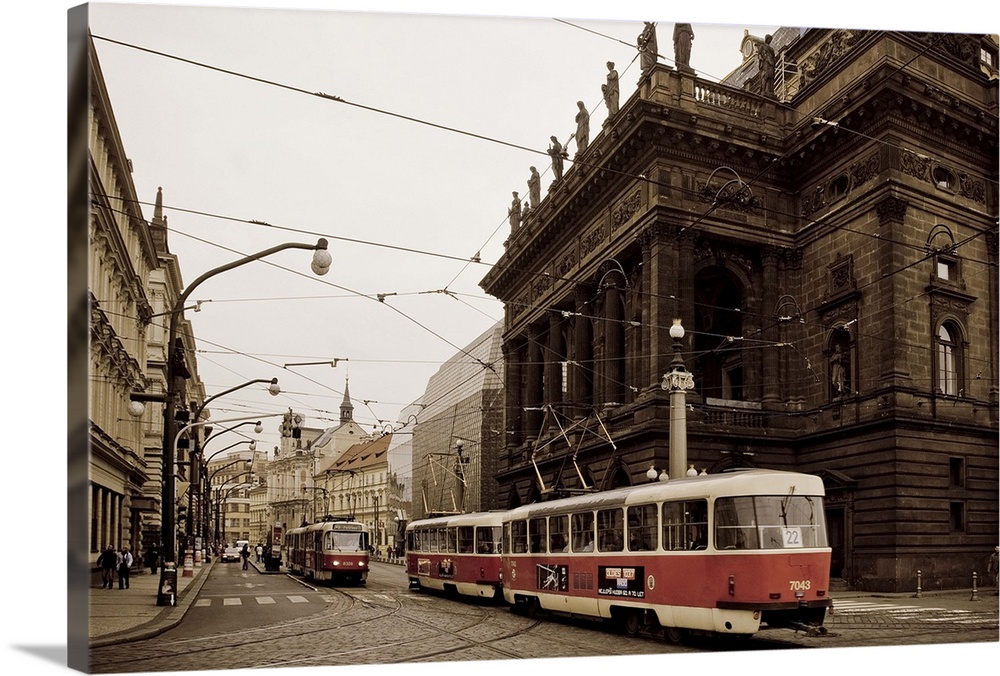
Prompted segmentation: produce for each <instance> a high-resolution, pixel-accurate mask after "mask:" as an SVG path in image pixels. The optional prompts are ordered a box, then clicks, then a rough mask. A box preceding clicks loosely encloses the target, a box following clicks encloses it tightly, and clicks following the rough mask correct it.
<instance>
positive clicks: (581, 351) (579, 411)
mask: <svg viewBox="0 0 1000 676" xmlns="http://www.w3.org/2000/svg"><path fill="white" fill-rule="evenodd" d="M590 293H591V291H590V289H588V288H587V287H586V286H584V285H582V284H579V285H577V287H576V288H575V289H574V290H573V301H574V305H575V308H574V309H575V312H576V316H575V317H573V349H572V351H571V356H572V359H573V361H574V362H575V364H574V365H573V368H572V369H571V370H570V374H571V376H570V383H571V386H572V390H571V392H572V400H573V405H574V407H575V415H576V416H577V417H583V416H585V415H587V412H588V411H589V408H590V404H592V403H593V401H594V398H593V392H594V389H593V382H594V372H593V368H594V359H593V358H594V346H593V343H592V338H591V333H592V331H591V321H592V320H591V319H590V312H591V311H590V307H589V306H588V304H587V301H588V300H589V299H590Z"/></svg>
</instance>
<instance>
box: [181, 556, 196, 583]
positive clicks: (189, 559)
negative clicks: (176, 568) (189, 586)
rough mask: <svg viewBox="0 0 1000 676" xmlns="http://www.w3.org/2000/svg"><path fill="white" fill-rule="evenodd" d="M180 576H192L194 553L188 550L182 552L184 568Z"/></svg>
mask: <svg viewBox="0 0 1000 676" xmlns="http://www.w3.org/2000/svg"><path fill="white" fill-rule="evenodd" d="M181 577H194V555H193V554H191V552H190V551H188V552H185V554H184V568H183V570H181Z"/></svg>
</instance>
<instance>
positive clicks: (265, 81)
mask: <svg viewBox="0 0 1000 676" xmlns="http://www.w3.org/2000/svg"><path fill="white" fill-rule="evenodd" d="M560 21H561V20H560ZM562 23H566V24H567V25H570V26H574V27H577V28H580V29H581V30H587V29H583V28H582V27H579V26H575V24H571V23H569V22H565V21H562ZM590 32H594V33H595V34H598V35H602V34H600V33H596V32H595V31H590ZM93 37H94V38H95V39H101V40H105V41H108V42H112V43H115V44H118V45H121V46H125V47H130V48H133V49H137V50H140V51H145V52H148V53H152V54H156V55H159V56H163V57H165V58H170V59H176V60H179V61H182V62H184V63H188V64H191V65H195V66H198V67H203V68H207V69H210V70H215V71H218V72H221V73H225V74H230V75H233V76H235V77H241V78H246V79H250V80H253V81H256V82H260V83H263V84H268V85H272V86H276V87H280V88H284V89H288V90H291V91H296V92H299V93H303V94H307V95H310V96H321V98H326V99H331V100H334V101H338V102H341V103H348V104H349V105H353V106H357V107H360V108H363V109H366V110H369V111H372V112H377V113H382V114H386V115H390V116H393V117H397V118H400V119H405V120H409V121H412V122H416V123H419V124H425V125H427V126H431V127H434V128H438V129H442V130H446V131H453V132H455V133H459V134H463V135H469V136H473V137H475V138H479V139H482V140H486V141H490V142H494V143H498V144H501V145H505V146H509V147H514V148H518V149H521V150H526V151H529V152H532V153H536V154H542V155H547V154H548V153H547V152H546V151H543V150H537V149H534V148H528V147H526V146H521V145H518V144H514V143H510V142H508V141H502V140H499V139H495V138H492V137H489V136H485V135H482V134H476V133H472V132H466V131H463V130H460V129H456V128H453V127H448V126H445V125H440V124H437V123H433V122H429V121H426V120H421V119H419V118H414V117H412V116H407V115H402V114H400V113H394V112H391V111H385V110H381V109H378V108H374V107H371V106H364V105H362V104H356V103H351V102H347V101H345V100H344V99H342V98H340V97H333V96H330V95H327V94H317V93H315V92H311V91H309V90H305V89H302V88H299V87H293V86H290V85H285V84H282V83H279V82H275V81H273V80H268V79H264V78H259V77H254V76H250V75H246V74H243V73H239V72H237V71H232V70H228V69H223V68H219V67H216V66H211V65H209V64H205V63H203V62H198V61H194V60H191V59H185V58H183V57H178V56H175V55H171V54H167V53H165V52H160V51H157V50H152V49H149V48H145V47H140V46H137V45H133V44H131V43H126V42H122V41H117V40H113V39H110V38H106V37H103V36H97V35H95V36H93ZM602 37H608V36H603V35H602ZM609 39H613V40H616V41H618V40H617V39H616V38H609ZM940 39H941V38H938V40H940ZM619 42H621V41H619ZM936 42H937V40H936V41H935V42H934V43H931V44H930V45H928V46H927V47H925V48H924V50H923V51H922V52H921V54H922V53H924V52H925V51H927V50H928V49H930V48H931V47H932V46H933V45H934V44H936ZM624 44H629V43H624ZM629 46H630V47H634V45H631V44H629ZM637 56H638V54H637V55H636V57H633V62H634V61H635V58H637ZM657 56H658V57H659V58H664V57H662V56H660V55H659V54H658V55H657ZM918 56H920V54H917V55H916V56H914V57H913V58H911V59H910V61H908V62H907V63H906V64H903V65H902V66H900V67H898V68H897V71H896V72H898V71H901V70H902V69H903V68H905V67H906V66H907V65H908V64H909V63H911V62H912V61H913V60H915V59H916V58H917V57H918ZM664 60H669V59H665V58H664ZM630 65H631V64H630ZM886 77H889V76H886ZM780 105H784V104H780ZM785 107H786V109H788V110H792V109H790V108H788V106H785ZM792 112H796V111H794V110H792ZM801 115H802V117H804V118H807V117H810V116H811V115H807V114H805V113H801ZM838 128H841V129H844V130H845V131H847V132H849V133H850V132H851V130H850V129H849V128H847V127H838ZM855 133H857V132H855ZM862 136H864V135H862ZM875 140H878V139H875ZM883 143H887V142H883ZM890 145H892V144H890ZM893 147H896V146H893ZM900 149H901V150H908V149H905V148H901V147H900ZM909 152H913V151H909ZM780 159H782V156H779V157H776V158H773V159H772V161H771V162H770V163H769V165H768V166H767V167H764V168H763V169H762V170H761V171H760V172H758V174H757V175H756V176H754V177H753V178H752V179H751V180H750V182H743V181H742V179H741V182H742V183H743V186H742V187H741V190H740V192H742V191H743V190H745V189H746V188H749V187H750V186H752V185H753V184H754V183H755V182H756V181H757V179H759V178H760V176H762V175H763V174H764V173H766V172H767V171H768V170H769V169H770V168H771V166H772V165H773V164H774V163H775V162H777V161H779V160H780ZM571 162H572V163H573V164H574V165H575V164H581V165H582V166H591V167H592V168H596V167H595V165H588V164H586V163H582V162H580V161H578V160H571ZM604 169H605V170H607V171H611V172H613V173H618V174H621V175H623V176H627V177H630V178H633V179H635V180H642V181H645V182H647V183H651V184H654V185H659V186H663V187H667V186H665V185H664V184H662V183H660V182H659V181H654V180H652V179H649V178H648V177H646V176H645V175H641V174H640V175H635V174H630V173H628V172H624V171H620V170H609V169H607V168H606V167H605V168H604ZM673 188H674V189H676V187H673ZM686 192H689V193H691V194H697V193H696V192H695V191H690V190H689V191H686ZM720 206H721V204H720V203H718V202H716V203H714V204H713V205H712V206H711V207H710V208H709V209H708V211H706V212H705V213H704V214H702V215H701V216H700V217H698V218H697V219H695V220H694V221H693V222H692V223H690V224H688V225H687V226H685V227H684V230H687V229H689V228H691V227H693V226H694V225H697V224H698V223H700V222H701V221H702V220H704V219H705V218H706V217H707V216H708V215H710V214H711V213H712V212H714V211H715V210H716V209H717V208H719V207H720ZM173 208H174V209H175V210H178V211H183V210H182V209H179V208H176V207H173ZM767 211H769V212H771V213H775V214H779V215H784V216H787V217H789V218H794V219H796V220H808V219H804V218H803V217H801V216H799V215H795V214H782V213H781V212H777V211H775V210H773V209H767ZM194 213H199V212H194ZM205 215H209V214H205ZM220 217H221V216H220ZM221 218H226V217H221ZM236 220H239V219H236ZM243 222H249V223H253V224H257V225H262V226H268V227H275V226H272V225H271V224H270V223H267V222H265V221H252V220H251V221H245V220H244V221H243ZM502 223H503V221H501V224H500V225H499V226H498V227H497V229H496V230H495V231H494V232H493V233H492V234H491V235H490V238H489V239H492V237H493V236H495V234H496V232H497V231H499V229H500V227H502ZM288 230H289V231H292V232H304V231H297V230H294V229H291V228H289V229H288ZM848 230H849V229H848ZM858 234H865V235H867V234H868V233H858ZM340 239H343V240H344V241H352V240H349V239H347V238H340ZM354 241H356V242H360V241H359V240H354ZM487 241H489V240H487ZM361 243H364V242H361ZM370 244H375V243H370ZM377 245H378V246H385V247H388V248H395V247H393V246H392V245H385V244H377ZM901 245H905V244H904V243H901ZM403 250H406V249H405V248H404V249H403ZM480 250H481V249H480ZM429 255H440V254H430V253H429ZM451 258H453V259H454V260H459V261H462V262H464V263H465V264H466V267H467V265H468V263H469V262H470V259H469V258H464V257H451ZM459 274H460V273H459ZM456 279H457V276H456Z"/></svg>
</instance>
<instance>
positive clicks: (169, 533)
mask: <svg viewBox="0 0 1000 676" xmlns="http://www.w3.org/2000/svg"><path fill="white" fill-rule="evenodd" d="M327 245H328V244H327V241H326V240H325V239H323V238H320V239H319V240H318V241H317V242H316V244H301V243H298V242H286V243H284V244H279V245H277V246H273V247H271V248H269V249H264V250H263V251H259V252H257V253H255V254H251V255H249V256H244V257H243V258H240V259H238V260H235V261H232V262H230V263H227V264H225V265H221V266H219V267H217V268H213V269H212V270H209V271H208V272H205V273H204V274H202V275H201V276H200V277H198V278H197V279H196V280H194V281H193V282H192V283H191V284H190V285H188V287H187V288H186V289H185V290H184V291H183V292H182V293H181V294H180V296H179V297H178V298H177V300H176V302H175V303H174V306H173V308H172V311H171V312H170V328H169V331H168V334H167V343H166V345H167V349H168V350H169V351H170V353H169V354H168V355H167V363H166V388H167V391H166V393H165V394H164V396H163V401H164V404H165V405H166V409H165V410H164V413H163V468H164V470H165V471H167V472H168V473H169V476H165V477H163V478H164V481H163V498H162V500H161V508H162V510H163V514H162V518H161V522H162V540H163V542H162V547H163V561H164V565H163V568H162V569H161V572H160V584H159V585H158V586H157V589H158V590H160V589H163V588H164V584H163V583H164V582H165V581H168V580H167V578H168V576H169V577H170V578H175V577H176V571H177V567H176V566H177V562H176V558H177V557H176V542H175V538H176V535H177V534H176V533H175V528H174V509H173V505H174V477H173V471H174V469H173V468H174V459H175V450H176V449H175V448H174V444H173V443H172V441H173V438H174V427H175V425H176V411H175V409H174V407H175V405H176V403H175V399H176V398H177V395H178V393H179V392H180V391H181V390H182V389H183V381H184V380H186V379H187V378H190V377H191V374H190V372H189V371H188V370H187V367H186V366H185V364H184V345H183V342H182V341H181V339H180V337H178V335H177V332H178V328H179V324H180V316H181V315H182V314H183V313H184V304H185V303H186V302H187V299H188V297H189V296H190V295H191V293H192V292H193V291H194V290H195V289H196V288H197V287H198V286H199V285H200V284H201V283H202V282H204V281H205V280H207V279H209V278H211V277H214V276H216V275H218V274H221V273H223V272H227V271H229V270H232V269H234V268H237V267H240V266H242V265H246V264H247V263H251V262H253V261H257V260H260V259H261V258H264V257H266V256H270V255H271V254H273V253H277V252H279V251H284V250H286V249H305V250H311V251H313V252H314V253H313V260H312V266H311V267H312V270H313V272H314V273H316V274H317V275H325V274H326V273H327V272H328V271H329V269H330V264H331V263H332V260H333V259H332V257H331V256H330V253H329V252H328V251H327ZM173 582H174V580H173V579H170V580H169V581H168V586H170V585H171V584H173ZM176 603H177V596H176V594H164V593H162V592H161V593H160V594H159V596H158V597H157V605H165V604H169V605H176Z"/></svg>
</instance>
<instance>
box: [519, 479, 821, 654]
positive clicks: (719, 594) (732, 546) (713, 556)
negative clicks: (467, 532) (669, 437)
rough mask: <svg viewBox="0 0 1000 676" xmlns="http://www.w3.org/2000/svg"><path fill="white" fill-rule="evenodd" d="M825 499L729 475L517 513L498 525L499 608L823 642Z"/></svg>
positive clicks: (788, 484) (672, 632)
mask: <svg viewBox="0 0 1000 676" xmlns="http://www.w3.org/2000/svg"><path fill="white" fill-rule="evenodd" d="M824 494H825V492H824V488H823V482H822V480H821V479H820V478H819V477H816V476H811V475H807V474H799V473H793V472H780V471H770V470H735V471H729V472H723V473H720V474H716V475H703V476H697V477H690V478H682V479H677V480H670V481H669V482H666V483H660V482H654V483H650V484H645V485H639V486H633V487H627V488H619V489H614V490H610V491H605V492H601V493H592V494H587V495H582V496H578V497H571V498H565V499H559V500H553V501H550V502H541V503H535V504H531V505H525V506H522V507H518V508H516V509H513V510H510V511H508V512H506V513H504V515H503V534H502V545H503V553H502V557H501V558H502V567H501V573H502V580H503V594H504V599H505V600H506V602H507V603H509V604H511V608H512V610H515V611H518V612H533V611H537V610H543V611H551V612H558V613H567V614H572V615H577V616H588V617H593V618H603V619H606V620H609V621H612V622H614V623H616V624H617V625H619V626H620V627H621V628H623V629H624V630H625V631H626V632H627V633H629V634H635V633H639V632H640V631H644V630H648V629H651V628H658V627H662V628H663V629H664V630H665V633H666V637H667V638H668V639H670V640H673V641H680V640H681V639H682V638H683V634H684V633H685V632H698V633H709V634H714V635H728V636H739V637H748V636H751V635H753V634H754V633H756V632H757V631H758V630H760V629H764V628H778V627H781V628H793V629H800V630H807V631H810V632H811V633H825V629H823V626H822V625H823V621H824V618H825V616H826V613H827V609H828V607H829V605H830V599H829V589H830V555H831V550H830V547H829V546H828V544H827V534H826V525H825V517H824V512H823V497H824Z"/></svg>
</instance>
